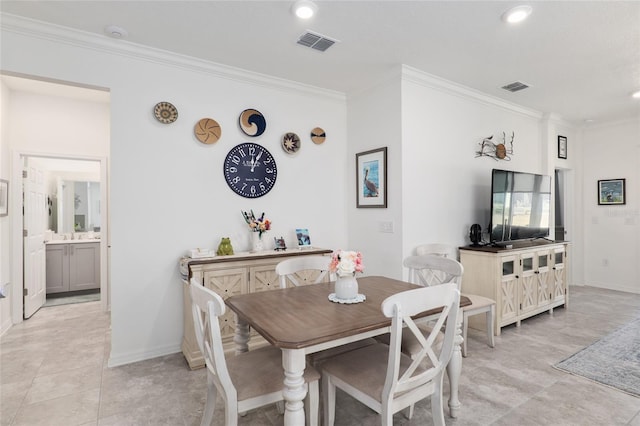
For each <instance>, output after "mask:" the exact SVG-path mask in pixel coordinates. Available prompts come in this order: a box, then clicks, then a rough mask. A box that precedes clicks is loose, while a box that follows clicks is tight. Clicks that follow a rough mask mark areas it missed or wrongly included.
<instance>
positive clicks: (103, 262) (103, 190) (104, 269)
mask: <svg viewBox="0 0 640 426" xmlns="http://www.w3.org/2000/svg"><path fill="white" fill-rule="evenodd" d="M24 157H36V158H38V157H39V158H59V159H67V160H84V161H98V162H100V205H101V206H102V207H101V210H102V213H101V214H102V216H103V217H104V218H105V219H104V220H103V222H104V223H101V224H100V306H101V309H102V311H104V312H107V311H108V310H109V309H110V306H111V303H110V301H111V294H110V289H111V285H110V282H109V270H110V265H109V257H110V256H109V253H108V249H109V240H110V233H109V224H110V214H109V212H110V210H109V196H108V194H109V190H108V187H109V174H108V162H107V157H95V156H80V155H71V154H59V153H57V154H56V153H47V152H36V151H22V150H13V151H12V154H11V179H12V180H13V182H15V183H14V184H13V185H10V189H9V191H10V194H9V195H10V197H11V201H10V202H9V205H10V214H11V217H12V219H11V237H10V238H11V244H10V247H11V250H10V252H11V253H12V254H13V257H12V259H11V282H12V283H14V285H13V291H12V300H11V317H12V322H13V324H19V323H21V322H22V321H23V312H24V302H23V300H24V299H23V288H24V273H23V264H24V247H23V240H24V238H23V236H22V228H23V211H22V209H23V205H24V203H23V199H22V165H23V161H22V159H23V158H24Z"/></svg>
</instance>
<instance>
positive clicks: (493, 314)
mask: <svg viewBox="0 0 640 426" xmlns="http://www.w3.org/2000/svg"><path fill="white" fill-rule="evenodd" d="M495 317H496V305H491V306H490V307H489V311H488V312H487V337H488V338H489V346H490V347H492V348H494V347H495V342H494V341H493V322H494V321H495Z"/></svg>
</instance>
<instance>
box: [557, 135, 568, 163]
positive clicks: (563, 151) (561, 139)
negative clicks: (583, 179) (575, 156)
mask: <svg viewBox="0 0 640 426" xmlns="http://www.w3.org/2000/svg"><path fill="white" fill-rule="evenodd" d="M558 158H562V159H565V160H566V159H567V137H566V136H558Z"/></svg>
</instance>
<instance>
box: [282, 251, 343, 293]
mask: <svg viewBox="0 0 640 426" xmlns="http://www.w3.org/2000/svg"><path fill="white" fill-rule="evenodd" d="M330 261H331V259H330V258H329V257H327V256H301V257H294V258H291V259H286V260H283V261H282V262H280V263H278V264H277V265H276V274H277V275H278V278H279V279H280V288H287V287H291V286H294V287H298V286H301V285H307V284H318V283H321V282H327V281H329V279H330V274H329V262H330Z"/></svg>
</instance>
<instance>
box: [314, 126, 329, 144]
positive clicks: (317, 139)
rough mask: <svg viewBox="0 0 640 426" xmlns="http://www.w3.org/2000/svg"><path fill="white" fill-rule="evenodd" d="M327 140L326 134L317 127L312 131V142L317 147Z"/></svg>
mask: <svg viewBox="0 0 640 426" xmlns="http://www.w3.org/2000/svg"><path fill="white" fill-rule="evenodd" d="M326 138H327V135H326V133H325V132H324V130H323V129H322V128H320V127H316V128H315V129H313V130H312V131H311V141H313V143H315V144H317V145H320V144H321V143H322V142H324V140H325V139H326Z"/></svg>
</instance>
